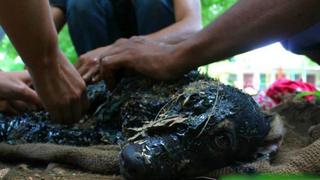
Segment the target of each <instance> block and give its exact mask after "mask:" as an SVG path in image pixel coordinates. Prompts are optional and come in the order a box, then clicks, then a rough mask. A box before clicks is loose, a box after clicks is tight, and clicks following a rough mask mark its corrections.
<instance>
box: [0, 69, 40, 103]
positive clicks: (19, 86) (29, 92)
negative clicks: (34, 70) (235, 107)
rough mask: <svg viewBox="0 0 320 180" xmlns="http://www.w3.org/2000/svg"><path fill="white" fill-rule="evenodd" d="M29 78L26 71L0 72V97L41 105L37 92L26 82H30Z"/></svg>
mask: <svg viewBox="0 0 320 180" xmlns="http://www.w3.org/2000/svg"><path fill="white" fill-rule="evenodd" d="M29 79H30V77H29V76H28V73H27V72H14V73H7V72H0V99H2V100H10V101H12V100H21V101H25V102H28V103H31V104H33V105H41V101H40V99H39V97H38V95H37V93H36V92H35V91H34V90H33V89H31V88H30V87H29V85H28V84H27V83H30V81H29Z"/></svg>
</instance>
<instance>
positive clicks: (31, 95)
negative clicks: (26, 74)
mask: <svg viewBox="0 0 320 180" xmlns="http://www.w3.org/2000/svg"><path fill="white" fill-rule="evenodd" d="M18 91H19V90H18ZM14 99H19V100H22V101H25V102H29V103H32V104H34V105H36V106H42V102H41V100H40V98H39V97H38V95H37V93H36V92H35V91H34V90H33V89H31V88H29V87H28V86H27V85H25V86H24V88H23V89H22V90H20V92H18V93H17V94H16V96H15V97H14Z"/></svg>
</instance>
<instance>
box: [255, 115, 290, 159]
mask: <svg viewBox="0 0 320 180" xmlns="http://www.w3.org/2000/svg"><path fill="white" fill-rule="evenodd" d="M268 118H270V121H271V122H270V131H269V133H268V135H267V136H266V137H265V139H264V140H263V142H262V144H261V146H260V147H259V148H258V151H257V153H256V158H263V157H264V158H271V157H273V156H274V155H275V154H276V153H277V152H278V150H279V148H280V146H281V144H282V141H283V138H284V135H285V128H284V120H283V117H281V116H280V115H279V114H273V115H271V116H269V117H268Z"/></svg>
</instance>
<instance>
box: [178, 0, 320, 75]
mask: <svg viewBox="0 0 320 180" xmlns="http://www.w3.org/2000/svg"><path fill="white" fill-rule="evenodd" d="M319 7H320V1H319V0H304V1H301V0H269V1H265V0H240V1H239V2H238V3H237V4H236V5H234V6H233V7H232V8H231V9H230V10H228V11H227V12H226V13H224V14H223V15H222V16H221V17H220V18H218V19H217V20H216V21H215V22H214V23H212V24H211V25H209V26H208V27H207V28H205V29H204V30H202V31H201V32H200V33H198V34H197V35H196V36H193V37H192V38H190V39H188V40H187V41H184V42H183V43H180V44H179V45H178V47H177V53H176V55H177V56H179V57H180V59H181V61H179V62H177V63H176V65H177V66H181V67H183V68H184V70H189V69H192V68H195V67H198V66H201V65H205V64H209V63H211V62H216V61H219V60H221V59H225V58H228V57H231V56H234V55H236V54H239V53H243V52H246V51H249V50H252V49H255V48H258V47H261V46H264V45H268V44H270V43H273V42H277V41H281V40H283V39H285V38H288V37H289V36H291V35H293V34H294V33H297V32H299V31H302V30H303V29H305V28H307V27H308V26H311V25H313V24H314V23H316V22H318V21H319V20H320V11H319Z"/></svg>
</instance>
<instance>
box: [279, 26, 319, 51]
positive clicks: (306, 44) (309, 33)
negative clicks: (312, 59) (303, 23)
mask: <svg viewBox="0 0 320 180" xmlns="http://www.w3.org/2000/svg"><path fill="white" fill-rule="evenodd" d="M282 45H283V46H284V47H285V48H286V49H287V50H289V51H291V52H294V53H297V54H305V53H310V52H313V51H318V52H320V51H319V50H320V23H317V24H315V25H314V26H312V27H310V28H309V29H307V30H305V31H303V32H301V33H298V34H296V35H295V36H293V37H291V38H289V39H287V40H286V41H283V42H282Z"/></svg>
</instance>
